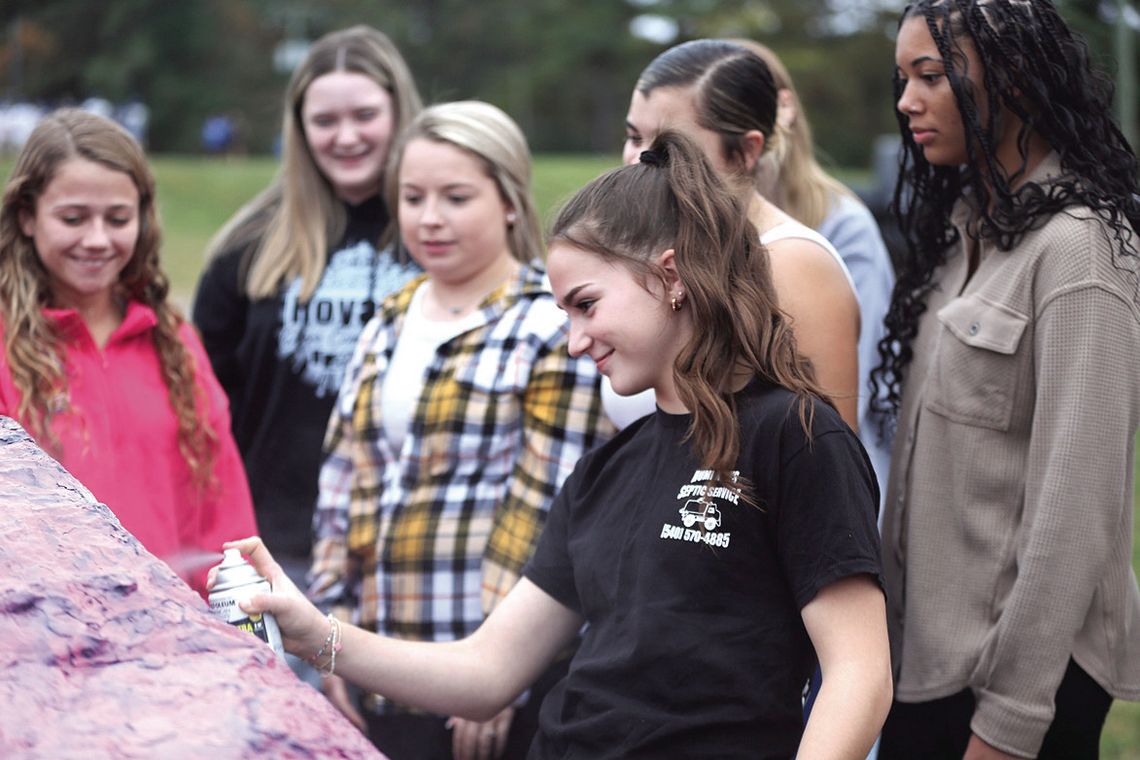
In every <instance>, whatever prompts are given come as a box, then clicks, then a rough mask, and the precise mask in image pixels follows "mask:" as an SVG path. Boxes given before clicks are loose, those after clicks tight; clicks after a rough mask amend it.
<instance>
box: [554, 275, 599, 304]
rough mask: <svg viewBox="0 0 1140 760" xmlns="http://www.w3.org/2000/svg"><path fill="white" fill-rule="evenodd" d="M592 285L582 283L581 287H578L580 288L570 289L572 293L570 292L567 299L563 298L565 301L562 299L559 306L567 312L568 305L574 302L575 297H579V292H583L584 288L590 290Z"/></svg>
mask: <svg viewBox="0 0 1140 760" xmlns="http://www.w3.org/2000/svg"><path fill="white" fill-rule="evenodd" d="M592 284H593V283H589V282H584V283H582V284H581V285H578V286H575V287H573V288H570V292H568V293H567V294H566V297H565V298H563V299H562V301H561V303H559V304H558V305H559V306H561V307H562V308H563V310H565V308H566V306H567V305H568V304H569V303H570V302H571V301H573V300H574V296H576V295H578V293H579V292H581V290H582V289H583V288H588V287H590V285H592Z"/></svg>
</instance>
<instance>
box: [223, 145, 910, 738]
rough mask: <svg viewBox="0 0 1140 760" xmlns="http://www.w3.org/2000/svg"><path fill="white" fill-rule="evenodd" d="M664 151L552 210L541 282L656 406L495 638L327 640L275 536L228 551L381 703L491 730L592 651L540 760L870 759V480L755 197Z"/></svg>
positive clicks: (590, 352)
mask: <svg viewBox="0 0 1140 760" xmlns="http://www.w3.org/2000/svg"><path fill="white" fill-rule="evenodd" d="M648 147H649V148H650V149H649V150H647V151H644V152H643V153H642V154H641V155H640V156H639V158H640V160H639V161H638V162H635V163H633V164H631V165H629V166H625V167H623V168H620V169H615V170H613V171H611V172H608V173H607V174H605V175H603V176H601V177H599V178H598V179H596V180H594V181H593V182H592V183H590V184H589V185H587V186H586V188H584V189H583V190H581V191H580V192H579V193H578V194H577V195H576V196H575V197H574V198H573V199H571V200H570V202H569V203H568V204H567V205H566V207H565V208H564V209H563V210H562V211H561V213H560V214H559V216H558V219H557V220H556V221H555V223H554V227H553V232H552V234H551V238H550V249H549V254H548V264H549V270H548V271H549V275H550V282H551V284H552V286H553V290H554V294H555V297H556V298H557V299H558V303H559V305H560V306H561V307H562V308H563V309H565V310H566V312H567V313H568V314H569V320H570V334H569V342H568V350H569V352H570V354H571V355H572V356H575V357H581V358H583V359H585V358H586V357H589V359H590V360H592V361H593V362H594V363H595V364H596V365H597V367H598V370H599V371H600V372H601V373H602V374H603V375H605V376H607V377H609V378H610V380H611V381H612V382H613V387H614V390H615V391H617V392H618V393H622V394H632V393H637V392H640V391H643V390H646V389H652V390H653V391H654V393H655V397H656V401H657V408H656V410H655V411H654V412H653V413H652V414H649V415H646V416H644V417H642V418H641V419H639V420H637V421H635V422H633V423H632V424H631V425H629V426H628V427H626V428H625V429H624V430H623V431H622V432H621V433H619V434H618V435H617V436H616V437H615V438H613V439H612V440H610V441H609V442H607V443H605V444H603V445H602V446H600V447H598V448H596V449H594V450H593V451H591V452H589V453H587V454H586V455H585V456H584V457H582V458H581V459H580V460H579V461H578V463H577V465H576V467H575V468H574V471H573V473H572V474H571V475H570V476H569V478H567V480H566V482H565V483H564V484H563V486H562V489H561V491H560V492H559V494H558V496H556V497H555V499H554V503H553V504H552V506H551V508H550V514H549V517H548V518H547V520H546V524H545V527H544V528H543V532H542V536H541V537H540V538H539V540H538V546H537V549H536V550H535V554H534V556H533V557H532V558H531V559H530V561H529V562H528V563H527V564H526V566H525V567H524V568H523V572H522V578H521V580H519V582H518V583H517V584H515V585H514V586H513V587H512V589H511V590H510V592H509V593H508V594H507V595H506V597H505V598H504V599H503V600H502V601H501V602H500V603H499V604H498V605H497V606H496V607H495V608H494V610H493V611H492V612H491V613H490V615H489V616H488V617H487V619H486V620H485V621H483V623H482V625H481V626H480V627H479V628H478V629H477V630H475V631H474V632H473V633H471V634H470V635H469V636H467V637H466V638H463V639H461V640H458V641H447V642H439V643H427V642H413V641H408V640H397V639H394V638H383V637H379V636H375V635H372V634H369V633H367V632H366V631H364V630H362V629H360V628H358V627H355V626H350V625H349V624H347V623H340V622H337V621H336V619H335V618H334V619H332V620H328V619H326V618H324V617H322V616H321V614H320V613H319V612H318V611H317V610H316V609H315V608H314V607H312V605H311V604H309V603H308V602H306V601H305V599H304V597H303V596H302V595H300V594H299V593H298V592H297V591H296V589H295V588H293V587H292V586H291V584H289V582H288V579H287V578H286V576H285V575H284V574H283V572H282V570H281V568H280V566H279V565H278V564H277V563H276V562H275V561H274V560H273V558H272V557H271V556H270V555H269V552H268V551H267V550H266V549H265V546H264V544H263V543H262V542H261V540H260V539H258V538H251V539H248V540H244V541H240V542H236V543H235V544H234V545H233V546H235V547H237V548H239V549H241V550H242V551H243V552H245V553H248V554H249V555H250V557H251V560H252V561H253V563H254V565H255V566H256V567H257V568H258V571H259V572H261V573H263V574H264V575H266V576H267V577H269V578H270V580H271V581H272V582H273V583H274V591H273V593H272V594H269V595H265V596H260V597H256V598H254V599H253V600H251V601H250V602H249V603H248V604H247V605H246V607H245V609H246V610H247V611H250V612H252V611H254V610H261V611H264V610H271V611H272V612H274V613H275V614H276V615H277V620H278V623H279V624H280V626H281V630H282V634H283V638H284V642H285V646H286V648H287V649H289V650H291V651H296V652H302V653H304V654H306V655H309V656H312V655H313V653H318V654H319V656H318V657H317V658H316V659H317V663H318V665H321V666H327V667H328V668H333V667H335V668H336V670H337V672H338V673H342V674H343V675H344V676H345V677H346V678H348V679H351V680H353V681H355V682H358V683H360V684H361V685H363V686H365V687H366V688H369V689H374V690H376V691H378V692H379V693H382V694H384V695H386V696H388V697H390V698H392V699H398V700H400V701H403V702H406V703H408V704H412V705H417V706H419V707H420V708H421V709H426V710H431V711H433V712H439V713H443V714H451V715H461V716H466V717H468V718H474V719H482V720H485V719H486V718H488V717H489V716H492V715H494V714H495V713H496V712H497V711H499V710H501V709H502V708H503V707H504V706H505V705H507V704H510V702H511V700H512V699H514V698H515V696H516V695H517V694H519V693H520V692H522V691H523V690H524V689H525V688H526V687H527V686H528V685H529V684H530V683H531V682H532V681H533V679H535V678H536V677H537V676H538V674H539V673H541V672H542V671H543V670H544V669H545V668H546V667H547V665H548V663H549V662H550V661H551V660H552V659H553V658H554V657H555V656H556V655H557V654H558V652H559V651H560V650H562V649H563V648H564V647H565V646H566V645H567V644H568V643H570V642H571V641H573V640H574V638H575V637H576V636H577V635H578V633H579V631H581V632H582V633H581V644H580V646H579V647H578V649H577V650H576V652H575V654H574V655H573V658H572V659H571V661H570V666H569V672H568V674H567V675H566V676H564V677H563V678H562V679H561V681H560V682H559V683H558V684H557V685H556V686H554V688H553V689H551V691H550V693H549V694H548V695H547V697H546V699H545V700H544V702H543V705H542V708H541V712H540V717H539V729H538V734H537V736H536V738H535V740H534V743H533V744H532V745H531V748H530V754H529V755H528V757H530V758H546V757H550V758H555V757H558V758H564V757H588V758H618V757H621V758H635V757H636V758H662V757H706V758H791V757H793V756H797V753H798V757H801V758H849V759H851V760H855V759H857V758H859V759H861V758H863V757H865V756H866V754H867V750H868V749H869V748H870V746H871V743H872V742H873V741H874V738H875V736H876V734H877V732H878V730H879V727H880V726H881V724H882V720H883V718H884V716H885V715H886V711H887V708H888V706H889V703H890V689H891V686H890V665H889V661H888V645H887V633H886V621H885V607H884V601H883V591H882V588H881V585H880V577H879V552H878V534H877V530H876V526H875V507H876V504H877V503H878V489H877V486H876V484H875V477H874V474H873V473H872V471H871V467H870V464H869V462H868V460H867V456H866V454H865V453H864V452H863V450H862V447H861V446H860V444H859V440H858V438H857V437H856V435H855V433H854V432H852V430H851V429H850V427H848V426H847V425H846V424H845V423H844V422H843V420H842V418H841V417H840V416H839V413H838V412H837V411H836V409H835V408H834V407H833V406H831V404H830V403H829V402H828V401H827V400H826V399H825V396H824V394H823V391H822V390H821V389H820V388H819V386H818V385H817V384H816V382H815V380H814V379H813V377H812V373H811V368H810V365H809V364H808V362H807V361H806V360H805V359H804V358H803V357H802V356H801V355H800V354H799V353H798V351H797V349H796V342H795V339H794V338H793V335H792V329H791V327H790V326H789V324H788V319H787V317H786V315H785V314H784V313H783V312H782V311H781V310H780V309H779V307H778V305H777V299H776V291H775V287H774V285H773V280H772V274H771V268H770V265H769V260H768V252H767V250H766V249H765V248H764V246H763V245H762V244H761V243H760V242H759V240H758V236H757V234H756V229H755V227H754V226H753V225H752V224H751V223H750V222H749V221H748V220H747V217H746V215H745V214H744V212H743V208H742V203H741V199H740V197H739V195H738V194H736V193H734V192H732V191H730V190H729V189H728V188H727V187H726V185H725V184H723V183H722V182H721V181H720V180H719V178H718V177H717V174H716V172H715V170H714V169H713V167H712V165H711V164H710V162H708V161H707V160H706V159H705V157H704V155H703V153H702V151H701V149H700V148H699V147H698V146H697V145H696V144H695V143H694V142H692V141H690V140H689V139H687V138H685V137H682V136H681V135H679V134H677V133H674V132H670V131H665V132H662V133H660V134H659V135H658V136H657V137H656V138H655V139H654V141H653V143H652V145H650V146H648ZM817 661H818V662H819V663H820V665H821V666H822V670H823V686H822V688H821V690H820V693H819V697H818V698H817V699H816V702H815V708H814V710H813V711H812V714H811V717H810V718H809V720H808V723H807V726H806V727H805V726H804V725H803V719H802V704H801V694H802V690H803V686H804V683H805V681H806V680H807V677H808V675H809V674H810V673H811V672H812V671H813V670H814V669H815V665H816V662H817ZM486 741H487V742H488V745H487V747H486V750H487V751H486V752H484V753H483V754H481V755H479V756H480V757H488V756H490V744H489V743H490V741H491V737H488V738H487V739H486Z"/></svg>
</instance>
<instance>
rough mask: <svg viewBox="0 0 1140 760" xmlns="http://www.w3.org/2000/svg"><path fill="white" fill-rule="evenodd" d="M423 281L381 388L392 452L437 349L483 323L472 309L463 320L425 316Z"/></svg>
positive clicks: (401, 442)
mask: <svg viewBox="0 0 1140 760" xmlns="http://www.w3.org/2000/svg"><path fill="white" fill-rule="evenodd" d="M427 283H428V280H424V281H423V282H422V283H421V284H420V286H419V287H417V288H416V292H415V293H414V294H412V300H411V302H410V303H409V304H408V313H407V314H406V315H405V316H404V323H403V325H402V326H401V328H400V337H399V338H398V339H397V340H396V348H395V349H394V350H393V352H392V361H391V362H390V363H389V365H388V370H387V372H386V373H385V375H384V380H383V383H382V385H381V389H380V414H381V415H382V417H381V419H382V420H383V421H384V435H385V437H387V439H388V443H389V444H391V446H392V449H393V450H394V451H399V450H400V449H401V448H402V447H403V445H404V439H405V438H406V437H407V433H408V425H409V423H410V422H411V420H412V415H413V414H414V413H415V411H416V404H417V403H418V402H419V400H420V394H422V393H423V389H424V376H425V374H426V373H427V368H428V366H430V365H431V362H432V360H433V359H434V358H435V352H436V350H437V349H438V348H439V347H440V346H442V345H443V344H444V343H446V342H447V341H449V340H451V339H452V338H454V337H455V336H457V335H460V334H462V333H465V332H467V331H468V330H470V329H472V328H474V327H478V326H479V325H480V324H482V323H483V321H484V317H483V315H482V314H481V313H480V312H479V311H475V312H473V313H471V314H469V315H467V316H466V317H464V318H463V319H456V320H447V321H436V320H433V319H428V318H427V317H426V316H424V306H423V302H424V290H425V287H424V286H426V285H427Z"/></svg>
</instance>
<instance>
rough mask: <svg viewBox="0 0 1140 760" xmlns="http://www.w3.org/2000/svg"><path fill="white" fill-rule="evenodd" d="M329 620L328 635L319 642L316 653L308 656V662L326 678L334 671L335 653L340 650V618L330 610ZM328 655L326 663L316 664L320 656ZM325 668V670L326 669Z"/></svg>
mask: <svg viewBox="0 0 1140 760" xmlns="http://www.w3.org/2000/svg"><path fill="white" fill-rule="evenodd" d="M328 620H329V635H328V636H326V637H325V642H324V643H323V644H321V648H320V649H318V650H317V653H316V654H315V655H313V656H312V657H310V658H309V662H310V663H311V664H312V665H313V667H315V668H316V669H317V672H318V673H320V674H321V675H322V676H324V677H325V678H328V677H329V676H331V675H332V674H333V673H334V672H335V671H336V653H337V652H339V651H340V620H338V619H337V617H336V616H335V615H333V614H332V613H331V612H330V613H329V614H328ZM325 655H328V658H329V661H328V663H327V664H326V665H318V664H317V663H319V662H320V661H321V658H322V657H324V656H325ZM326 668H327V670H326Z"/></svg>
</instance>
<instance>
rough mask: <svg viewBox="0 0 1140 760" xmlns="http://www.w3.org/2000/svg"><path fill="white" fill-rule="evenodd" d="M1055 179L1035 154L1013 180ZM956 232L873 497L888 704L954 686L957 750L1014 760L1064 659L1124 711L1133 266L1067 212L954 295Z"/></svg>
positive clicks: (994, 256) (1139, 663)
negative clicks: (959, 707)
mask: <svg viewBox="0 0 1140 760" xmlns="http://www.w3.org/2000/svg"><path fill="white" fill-rule="evenodd" d="M1059 171H1060V169H1059V165H1058V162H1057V158H1056V156H1055V155H1054V156H1050V157H1049V158H1047V159H1046V160H1045V161H1044V162H1043V163H1042V165H1040V166H1039V167H1038V168H1037V170H1036V171H1035V172H1034V177H1033V178H1034V179H1036V180H1038V181H1041V179H1042V178H1043V177H1045V176H1046V175H1056V174H1058V173H1059ZM956 221H957V222H961V221H964V215H963V214H957V215H956ZM959 232H960V234H961V235H962V241H963V242H962V243H961V244H960V245H959V250H958V251H957V252H955V253H954V254H953V255H952V256H951V258H950V259H949V260H948V262H947V263H946V265H945V266H944V267H943V269H942V271H940V272H938V273H936V281H937V282H939V283H940V285H939V287H938V288H936V289H935V291H934V292H933V293H931V294H930V296H929V298H928V309H927V311H926V312H925V313H924V314H923V316H922V318H921V323H920V329H919V334H918V337H917V339H916V341H915V343H914V357H915V358H914V361H913V362H912V363H911V365H910V367H909V370H908V376H907V378H906V385H905V388H904V393H903V404H902V410H901V416H900V420H899V429H898V433H897V435H896V438H895V448H894V453H893V457H892V460H891V474H890V485H889V486H888V489H887V501H886V506H885V511H884V524H883V569H884V574H885V576H886V579H887V596H888V600H889V611H888V617H889V623H890V628H891V638H892V648H893V655H894V665H895V673H896V678H897V687H896V691H895V696H896V698H897V699H899V700H901V701H904V702H922V701H927V700H932V699H937V698H939V697H944V696H947V695H950V694H953V693H955V692H957V691H960V690H961V689H964V688H967V687H969V688H970V689H972V690H973V692H974V694H975V696H976V697H977V704H978V706H977V710H976V712H975V714H974V718H973V722H972V723H971V728H972V730H973V732H974V733H976V734H977V735H978V736H979V737H981V738H982V739H984V740H985V741H987V742H989V743H990V744H992V745H994V746H995V747H997V748H999V749H1001V750H1003V751H1005V752H1009V753H1011V754H1015V755H1019V756H1023V757H1034V756H1036V754H1037V751H1038V750H1039V748H1040V746H1041V742H1042V740H1043V738H1044V735H1045V731H1046V729H1047V728H1048V726H1049V723H1050V722H1051V720H1052V716H1053V695H1054V694H1055V693H1056V690H1057V687H1058V685H1059V684H1060V682H1061V677H1062V675H1063V674H1064V672H1065V668H1066V665H1067V664H1068V661H1069V657H1070V656H1071V657H1073V658H1075V659H1076V661H1077V663H1078V664H1079V665H1080V666H1081V667H1082V668H1084V669H1085V671H1087V672H1088V673H1089V674H1090V675H1091V676H1092V677H1093V678H1094V679H1095V680H1096V681H1097V682H1098V683H1099V684H1100V685H1101V686H1103V687H1104V688H1105V689H1106V690H1107V691H1108V692H1109V693H1110V694H1112V695H1113V696H1115V697H1117V698H1125V699H1140V591H1138V590H1137V585H1136V576H1135V574H1134V573H1133V571H1132V567H1131V546H1132V514H1133V503H1132V502H1133V495H1132V494H1133V490H1132V489H1133V485H1132V481H1133V462H1134V446H1135V436H1136V431H1137V426H1138V424H1140V304H1138V297H1137V292H1138V291H1137V288H1138V282H1137V268H1138V265H1140V260H1138V259H1137V258H1136V257H1135V256H1132V257H1124V256H1121V254H1120V246H1119V244H1118V243H1116V242H1114V241H1113V240H1112V238H1111V228H1110V227H1108V225H1107V224H1105V223H1104V222H1103V221H1101V220H1100V219H1098V218H1096V217H1095V216H1094V215H1093V214H1092V213H1091V212H1090V211H1089V210H1088V209H1075V210H1070V211H1069V212H1068V213H1065V214H1059V215H1057V216H1055V217H1054V218H1052V219H1050V220H1049V221H1048V222H1047V223H1045V224H1044V225H1043V226H1042V227H1040V228H1038V229H1036V230H1034V231H1032V232H1030V233H1028V234H1027V235H1026V236H1025V237H1024V239H1023V241H1022V242H1021V243H1020V244H1019V245H1018V246H1017V247H1016V248H1015V250H1013V251H1011V252H1009V253H1005V252H1002V251H1000V250H998V249H997V248H995V247H992V246H991V245H989V244H987V243H985V242H982V243H981V244H980V247H979V253H980V264H979V266H978V269H977V271H976V272H975V273H974V275H973V277H971V278H970V279H969V282H966V277H967V258H968V257H967V255H966V253H965V251H966V245H967V241H968V238H967V236H966V234H965V230H964V228H962V227H961V226H959ZM1132 246H1133V249H1136V248H1138V247H1140V241H1138V240H1137V238H1136V236H1135V235H1133V237H1132Z"/></svg>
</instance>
